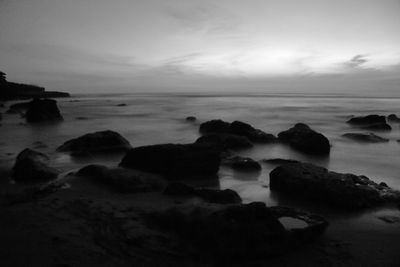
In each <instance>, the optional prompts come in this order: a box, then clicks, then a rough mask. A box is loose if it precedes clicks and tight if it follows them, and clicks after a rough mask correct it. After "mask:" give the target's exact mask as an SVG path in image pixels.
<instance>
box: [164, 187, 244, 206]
mask: <svg viewBox="0 0 400 267" xmlns="http://www.w3.org/2000/svg"><path fill="white" fill-rule="evenodd" d="M164 194H166V195H170V196H187V197H194V196H196V197H199V198H202V199H203V200H204V201H207V202H210V203H217V204H233V203H241V202H242V199H241V198H240V196H239V194H238V193H236V192H235V191H233V190H231V189H225V190H218V189H205V188H200V189H199V188H193V187H191V186H189V185H186V184H184V183H180V182H172V183H169V184H168V185H167V187H166V188H165V190H164Z"/></svg>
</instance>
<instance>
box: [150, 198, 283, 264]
mask: <svg viewBox="0 0 400 267" xmlns="http://www.w3.org/2000/svg"><path fill="white" fill-rule="evenodd" d="M147 221H148V223H149V224H150V225H152V226H155V227H158V228H161V229H162V230H164V231H168V232H173V233H176V234H178V235H179V236H180V237H181V238H183V239H184V240H186V241H187V244H188V245H191V246H194V251H198V250H202V251H205V252H206V253H208V254H211V256H212V257H213V258H214V259H227V260H228V259H229V260H233V261H235V260H238V259H252V260H254V259H255V258H266V257H270V256H275V255H277V254H280V253H281V251H282V249H283V247H284V246H285V236H286V231H285V228H284V227H283V226H282V224H281V223H280V222H279V221H278V220H277V219H276V218H275V217H274V215H273V213H272V212H271V211H270V210H269V209H268V208H267V207H266V206H265V204H264V203H261V202H253V203H250V204H235V205H222V206H207V207H201V206H188V207H180V208H179V209H177V208H175V209H169V210H166V211H161V212H157V213H151V214H149V215H148V220H147Z"/></svg>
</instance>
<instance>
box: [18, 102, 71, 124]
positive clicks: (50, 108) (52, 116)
mask: <svg viewBox="0 0 400 267" xmlns="http://www.w3.org/2000/svg"><path fill="white" fill-rule="evenodd" d="M25 117H26V121H27V122H30V123H35V122H46V121H62V120H63V117H62V116H61V113H60V110H59V109H58V107H57V101H56V100H53V99H38V98H35V99H34V100H32V101H31V102H30V103H29V107H28V110H27V111H26V114H25Z"/></svg>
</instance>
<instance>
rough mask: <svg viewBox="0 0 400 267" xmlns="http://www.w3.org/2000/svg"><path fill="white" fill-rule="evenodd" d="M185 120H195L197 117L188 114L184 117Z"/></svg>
mask: <svg viewBox="0 0 400 267" xmlns="http://www.w3.org/2000/svg"><path fill="white" fill-rule="evenodd" d="M186 120H187V121H191V122H194V121H196V120H197V118H196V117H195V116H188V117H186Z"/></svg>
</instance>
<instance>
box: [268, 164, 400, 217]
mask: <svg viewBox="0 0 400 267" xmlns="http://www.w3.org/2000/svg"><path fill="white" fill-rule="evenodd" d="M269 177H270V188H271V190H272V191H277V192H282V193H287V194H290V195H291V196H293V197H299V198H302V199H307V200H312V201H319V202H321V203H324V204H329V205H334V206H338V207H341V208H345V209H360V208H368V207H373V206H377V205H379V204H382V203H385V202H395V201H398V200H400V192H399V191H396V190H393V189H391V188H389V187H387V186H382V185H379V184H377V183H375V182H373V181H371V180H370V179H369V178H368V177H366V176H363V175H360V176H357V175H354V174H347V173H336V172H332V171H328V170H327V169H325V168H322V167H319V166H316V165H313V164H310V163H294V164H286V165H282V166H279V167H277V168H275V169H274V170H273V171H271V173H270V175H269Z"/></svg>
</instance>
